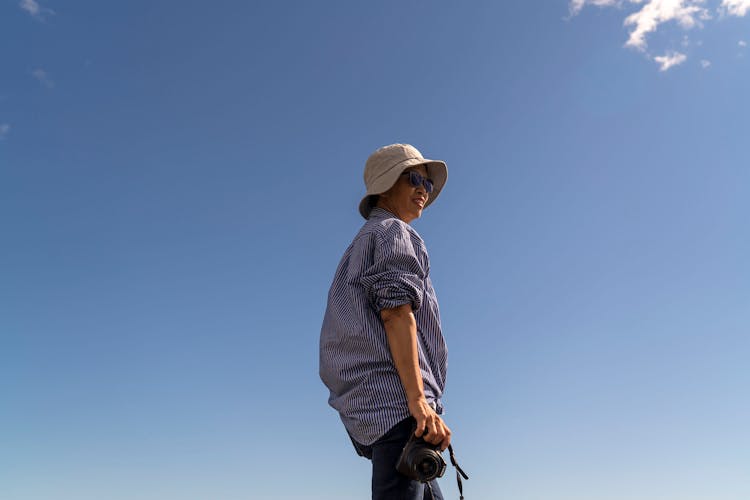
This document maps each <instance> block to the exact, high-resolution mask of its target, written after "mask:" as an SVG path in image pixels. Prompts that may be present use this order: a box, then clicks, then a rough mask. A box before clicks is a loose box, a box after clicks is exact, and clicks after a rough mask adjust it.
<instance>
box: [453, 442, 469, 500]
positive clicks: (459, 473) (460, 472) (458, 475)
mask: <svg viewBox="0 0 750 500" xmlns="http://www.w3.org/2000/svg"><path fill="white" fill-rule="evenodd" d="M448 453H449V454H450V456H451V463H452V464H453V467H455V468H456V482H457V483H458V494H459V495H461V500H464V485H463V483H462V482H461V476H463V477H464V479H466V480H467V481H468V480H469V476H468V475H467V474H466V473H465V472H464V470H463V469H462V468H461V467H460V466H459V465H458V462H456V456H455V455H454V454H453V445H451V444H449V445H448Z"/></svg>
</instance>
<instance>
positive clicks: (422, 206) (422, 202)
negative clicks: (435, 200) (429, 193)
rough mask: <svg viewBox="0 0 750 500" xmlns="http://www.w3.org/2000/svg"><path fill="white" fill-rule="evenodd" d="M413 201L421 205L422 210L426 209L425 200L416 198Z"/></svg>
mask: <svg viewBox="0 0 750 500" xmlns="http://www.w3.org/2000/svg"><path fill="white" fill-rule="evenodd" d="M412 201H413V202H414V203H416V204H417V205H419V207H420V208H424V204H425V203H427V200H426V199H425V198H414V199H413V200H412Z"/></svg>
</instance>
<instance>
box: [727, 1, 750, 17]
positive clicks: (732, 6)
mask: <svg viewBox="0 0 750 500" xmlns="http://www.w3.org/2000/svg"><path fill="white" fill-rule="evenodd" d="M721 8H722V10H723V11H725V12H727V13H728V14H729V15H732V16H738V17H744V15H745V14H747V11H749V10H750V0H721Z"/></svg>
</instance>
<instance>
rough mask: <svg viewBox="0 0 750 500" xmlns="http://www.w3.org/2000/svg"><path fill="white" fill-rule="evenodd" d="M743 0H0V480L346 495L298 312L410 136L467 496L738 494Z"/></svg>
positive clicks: (748, 247)
mask: <svg viewBox="0 0 750 500" xmlns="http://www.w3.org/2000/svg"><path fill="white" fill-rule="evenodd" d="M749 7H750V5H749V2H748V1H746V0H740V1H736V0H735V1H730V2H727V1H721V0H716V1H703V2H701V1H690V0H672V1H659V0H650V1H648V0H646V1H641V2H633V1H621V2H617V1H609V0H598V1H583V2H581V1H573V2H566V1H562V0H561V1H557V2H551V1H550V2H529V1H515V2H471V3H464V4H461V5H459V4H457V3H455V2H431V3H426V2H378V3H368V4H364V3H361V2H356V3H355V2H344V1H336V2H317V3H312V2H296V3H279V2H277V3H275V4H273V3H263V4H261V3H256V2H238V1H237V2H230V1H216V2H211V3H210V5H209V3H206V2H177V1H156V2H154V1H149V2H146V1H137V0H136V1H130V2H118V3H110V2H93V1H79V2H59V1H57V0H54V1H53V0H49V1H38V2H37V1H35V0H23V1H21V2H17V1H15V0H12V1H6V2H3V3H2V4H0V40H1V42H0V61H2V78H1V79H0V228H2V239H1V240H0V242H1V243H2V244H0V276H2V279H0V345H1V346H2V347H1V348H0V381H2V382H0V387H2V392H1V393H2V395H3V396H2V403H0V498H3V499H7V500H37V499H38V500H48V499H49V500H51V499H54V500H69V499H70V500H73V499H75V500H86V499H92V500H94V499H95V500H101V499H107V500H120V499H123V500H124V499H128V500H130V499H139V500H144V499H159V500H163V499H180V500H193V499H195V500H199V499H200V500H203V499H220V500H235V499H237V500H239V499H256V498H274V499H297V498H306V499H342V500H343V499H356V498H367V497H368V488H369V486H368V483H369V469H368V465H367V463H366V462H365V461H364V460H362V459H360V458H359V457H357V456H356V455H355V454H354V453H353V450H352V449H351V446H350V444H349V442H348V440H347V436H346V434H345V433H344V430H343V427H342V426H341V424H340V423H339V421H338V417H337V416H336V414H335V413H334V411H333V410H331V409H330V408H329V407H328V406H327V404H326V399H327V392H326V390H325V388H324V387H323V385H322V383H321V382H320V381H319V379H318V375H317V344H318V334H319V329H320V323H321V321H322V315H323V311H324V308H325V298H326V293H327V290H328V286H329V284H330V280H331V278H332V276H333V272H334V270H335V267H336V264H337V263H338V259H339V258H340V256H341V254H342V253H343V251H344V249H345V248H346V246H347V245H348V243H349V242H350V240H351V238H352V236H353V235H354V234H355V233H356V231H357V230H358V228H359V226H360V225H361V222H362V221H361V218H360V217H359V215H358V213H357V210H356V206H357V203H358V202H359V199H360V197H361V196H362V194H363V192H364V186H363V185H362V169H363V166H364V162H365V160H366V158H367V156H368V155H369V154H370V153H371V152H372V151H373V150H374V149H376V148H377V147H380V146H382V145H385V144H389V143H393V142H409V143H412V144H414V145H415V146H417V147H418V148H420V149H421V151H422V152H423V153H424V154H425V155H426V156H428V157H433V158H438V159H443V160H445V161H446V162H447V163H448V167H449V180H448V184H447V186H446V188H445V190H444V191H443V193H442V194H441V196H440V199H439V200H438V202H437V203H435V204H434V205H432V206H430V208H429V209H428V210H427V211H425V214H424V216H423V217H422V219H420V220H418V221H415V222H414V227H415V228H416V229H417V230H418V231H419V232H420V234H421V235H422V236H423V238H424V239H425V241H426V243H427V245H428V248H429V251H430V256H431V261H432V273H433V283H434V285H435V287H436V290H437V293H438V296H439V298H440V303H441V312H442V315H443V323H444V331H445V335H446V338H447V342H448V345H449V349H450V360H449V374H448V386H447V390H446V395H445V404H446V407H447V413H446V415H445V418H446V421H447V422H448V424H449V425H450V426H451V428H452V429H453V431H454V444H455V447H456V452H457V454H458V457H459V459H460V462H461V463H462V465H463V466H464V468H465V469H466V470H467V472H468V473H469V474H470V475H471V480H470V481H469V482H468V483H467V484H466V494H467V498H471V499H495V498H509V499H513V500H602V499H606V500H636V499H637V500H746V499H747V498H749V497H750V482H748V478H747V464H748V463H750V451H748V450H750V432H749V431H748V428H747V422H748V421H749V420H750V400H749V399H748V397H747V387H748V384H749V383H750V375H749V372H748V369H747V366H746V359H747V357H748V352H750V340H749V337H748V329H749V325H750V303H749V302H750V264H748V259H747V255H748V254H750V236H749V235H748V225H747V214H748V213H749V212H750V201H749V200H750V196H749V195H750V192H749V191H750V189H749V188H748V186H750V171H749V170H748V167H747V135H748V128H747V117H748V116H749V115H750V113H749V112H750V109H749V108H750V106H749V105H748V104H749V99H748V90H747V89H748V88H750V81H749V80H750V78H748V77H749V76H750V66H749V65H750V61H749V60H748V57H749V56H750V54H748V48H747V43H748V42H750V16H748V13H750V12H749V11H748V8H749ZM657 58H658V59H657ZM450 473H452V471H451V470H449V475H447V476H446V478H445V479H444V480H443V481H442V486H443V491H444V492H445V493H446V498H458V494H457V491H456V487H455V484H454V480H453V477H452V476H450Z"/></svg>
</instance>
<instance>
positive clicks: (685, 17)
mask: <svg viewBox="0 0 750 500" xmlns="http://www.w3.org/2000/svg"><path fill="white" fill-rule="evenodd" d="M587 5H593V6H598V7H602V8H605V7H617V8H618V9H621V10H623V11H626V10H632V9H637V10H635V11H634V12H632V11H631V12H629V13H628V12H625V13H624V15H625V19H624V20H623V25H624V26H625V27H626V28H628V32H629V33H628V39H627V41H626V42H625V47H629V48H632V49H636V50H638V51H640V52H643V53H645V54H646V55H647V56H648V58H649V59H652V60H653V61H655V62H657V63H658V64H659V66H660V69H661V71H666V70H667V69H669V68H672V67H674V66H676V65H678V64H681V63H683V62H684V61H685V60H686V59H687V55H686V54H682V53H680V52H676V51H673V50H672V51H667V52H666V53H665V54H664V55H662V56H653V55H652V54H653V52H652V51H651V47H649V39H650V35H652V34H653V33H655V32H656V31H657V30H659V29H660V28H661V26H662V25H664V24H667V23H672V24H676V25H678V26H679V27H680V28H682V29H685V30H689V29H692V28H703V27H704V25H705V24H706V23H708V22H709V21H711V20H713V19H714V18H715V17H717V16H716V14H718V15H719V17H722V16H725V15H731V16H737V17H743V16H745V15H746V14H747V13H748V12H750V0H569V3H568V9H569V11H570V15H571V16H575V15H577V14H579V13H580V12H581V10H582V9H583V8H584V7H585V6H587ZM629 6H630V7H631V9H628V7H629ZM681 45H682V47H683V50H684V49H688V48H689V47H691V46H693V45H694V46H696V47H699V46H701V45H702V44H701V43H699V42H698V43H695V44H691V43H690V41H689V40H688V38H687V36H684V37H683V38H682V42H681ZM740 45H741V46H743V47H744V45H742V44H740ZM657 50H658V48H657ZM659 52H663V48H662V50H659ZM709 64H710V63H709ZM704 67H705V66H704Z"/></svg>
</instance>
